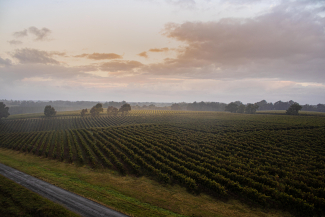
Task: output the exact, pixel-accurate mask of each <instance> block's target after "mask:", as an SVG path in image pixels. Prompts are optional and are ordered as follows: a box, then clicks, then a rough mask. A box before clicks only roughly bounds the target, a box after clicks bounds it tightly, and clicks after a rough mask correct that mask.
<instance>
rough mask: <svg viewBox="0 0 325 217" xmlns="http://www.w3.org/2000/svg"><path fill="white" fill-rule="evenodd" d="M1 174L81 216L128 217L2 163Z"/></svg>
mask: <svg viewBox="0 0 325 217" xmlns="http://www.w3.org/2000/svg"><path fill="white" fill-rule="evenodd" d="M0 174H2V175H3V176H5V177H7V178H9V179H11V180H13V181H15V182H17V183H19V184H20V185H22V186H24V187H25V188H28V189H30V190H31V191H34V192H36V193H38V194H39V195H41V196H43V197H46V198H48V199H50V200H52V201H54V202H56V203H59V204H61V205H63V206H64V207H66V208H67V209H69V210H71V211H73V212H75V213H78V214H80V215H81V216H87V217H88V216H89V217H97V216H110V217H126V216H127V215H124V214H121V213H119V212H116V211H114V210H111V209H109V208H107V207H105V206H103V205H100V204H98V203H96V202H93V201H91V200H88V199H86V198H84V197H81V196H79V195H76V194H74V193H71V192H69V191H66V190H64V189H62V188H59V187H56V186H54V185H52V184H49V183H47V182H44V181H42V180H40V179H37V178H34V177H32V176H30V175H27V174H26V173H22V172H20V171H18V170H16V169H13V168H11V167H8V166H6V165H3V164H1V163H0Z"/></svg>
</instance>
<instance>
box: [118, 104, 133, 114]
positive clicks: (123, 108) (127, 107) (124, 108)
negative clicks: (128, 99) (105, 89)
mask: <svg viewBox="0 0 325 217" xmlns="http://www.w3.org/2000/svg"><path fill="white" fill-rule="evenodd" d="M129 111H131V106H130V104H128V103H126V104H124V105H122V106H121V108H120V109H119V112H122V115H125V114H127V113H128V112H129Z"/></svg>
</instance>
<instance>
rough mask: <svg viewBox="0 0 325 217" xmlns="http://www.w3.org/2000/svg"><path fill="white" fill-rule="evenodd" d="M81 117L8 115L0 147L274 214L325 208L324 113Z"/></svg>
mask: <svg viewBox="0 0 325 217" xmlns="http://www.w3.org/2000/svg"><path fill="white" fill-rule="evenodd" d="M77 114H78V113H77V112H76V113H73V112H69V113H62V114H60V113H58V117H54V118H43V117H40V116H39V117H38V116H37V115H35V116H33V117H29V118H23V117H20V118H12V119H8V120H4V121H2V123H1V125H0V132H1V133H0V146H1V148H2V149H3V150H6V149H7V150H11V152H10V153H14V152H15V153H20V154H23V155H26V154H28V156H34V158H36V157H41V158H42V159H44V160H47V159H48V160H49V161H52V160H55V161H58V162H60V161H62V162H64V163H65V164H74V165H75V166H77V167H82V168H83V167H88V168H92V169H93V170H96V171H97V170H101V171H102V170H105V171H106V170H107V171H117V172H118V173H119V174H120V175H119V176H121V177H123V176H130V177H133V178H134V179H141V178H142V177H148V178H150V179H152V180H154V181H156V182H157V183H159V185H160V186H162V187H163V188H167V187H168V186H181V187H183V188H185V189H187V192H189V193H190V194H192V195H193V196H194V197H195V196H198V195H201V194H204V195H209V196H211V197H212V198H214V200H215V201H216V203H217V202H218V201H229V200H232V199H236V200H240V201H242V202H243V203H244V204H248V205H250V206H252V207H260V208H261V209H263V210H264V211H265V212H273V211H272V210H274V209H277V210H284V211H289V212H290V213H291V214H293V215H301V216H322V215H324V214H325V199H324V198H325V188H324V187H325V176H324V174H325V164H324V162H325V147H324V143H325V116H324V117H323V116H313V115H312V114H310V115H305V116H286V115H276V114H256V115H246V114H230V113H225V112H188V111H154V110H152V111H149V110H146V111H132V112H129V114H128V115H126V116H107V115H100V116H99V117H96V118H92V117H84V118H81V117H80V116H77ZM17 169H19V168H17ZM154 203H155V204H154V205H156V206H158V207H159V202H158V201H155V202H154ZM170 209H171V211H173V212H176V213H179V214H184V215H190V213H188V212H186V211H184V210H179V209H177V208H170ZM126 212H127V211H126ZM202 213H203V211H202ZM217 214H220V216H222V214H221V211H220V212H219V213H218V210H215V215H217ZM135 215H136V214H135ZM196 215H197V216H199V215H198V214H196ZM265 215H266V214H265ZM277 215H279V216H281V214H279V213H278V214H277ZM283 215H284V214H283ZM211 216H213V215H211ZM243 216H245V215H244V214H243Z"/></svg>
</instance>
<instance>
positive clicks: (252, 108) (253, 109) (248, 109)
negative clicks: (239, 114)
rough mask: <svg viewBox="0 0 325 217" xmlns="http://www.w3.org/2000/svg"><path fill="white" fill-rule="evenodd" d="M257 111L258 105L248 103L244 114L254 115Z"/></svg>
mask: <svg viewBox="0 0 325 217" xmlns="http://www.w3.org/2000/svg"><path fill="white" fill-rule="evenodd" d="M257 109H258V105H257V104H256V103H255V104H251V103H248V104H247V106H246V108H245V113H246V114H255V113H256V110H257Z"/></svg>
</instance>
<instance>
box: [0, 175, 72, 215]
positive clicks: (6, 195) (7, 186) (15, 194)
mask: <svg viewBox="0 0 325 217" xmlns="http://www.w3.org/2000/svg"><path fill="white" fill-rule="evenodd" d="M0 213H1V216H3V217H4V216H8V217H9V216H10V217H12V216H48V217H50V216H53V217H59V216H64V217H65V216H71V217H72V216H78V215H77V214H75V213H72V212H71V211H69V210H67V209H65V208H64V207H62V206H60V205H58V204H56V203H53V202H52V201H50V200H48V199H45V198H43V197H41V196H39V195H38V194H36V193H34V192H32V191H30V190H28V189H26V188H24V187H23V186H21V185H19V184H17V183H15V182H14V181H11V180H10V179H8V178H6V177H4V176H2V175H0Z"/></svg>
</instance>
